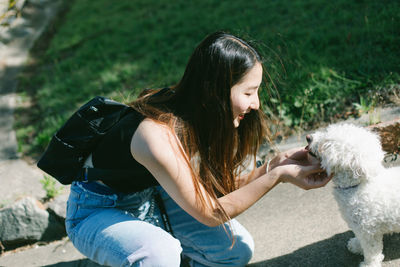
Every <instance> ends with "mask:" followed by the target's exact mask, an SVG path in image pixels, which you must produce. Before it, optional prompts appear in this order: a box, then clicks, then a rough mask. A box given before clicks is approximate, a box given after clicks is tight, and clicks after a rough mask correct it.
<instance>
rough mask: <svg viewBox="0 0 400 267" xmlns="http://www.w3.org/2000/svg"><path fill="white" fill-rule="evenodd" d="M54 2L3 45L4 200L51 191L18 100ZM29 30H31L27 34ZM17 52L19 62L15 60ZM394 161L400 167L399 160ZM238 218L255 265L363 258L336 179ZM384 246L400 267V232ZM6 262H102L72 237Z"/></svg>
mask: <svg viewBox="0 0 400 267" xmlns="http://www.w3.org/2000/svg"><path fill="white" fill-rule="evenodd" d="M53 3H54V6H52V5H50V7H52V8H53V9H51V10H50V9H40V8H36V9H35V7H34V6H32V5H31V6H30V8H33V9H31V10H30V11H31V12H32V13H30V18H34V17H35V14H36V16H39V17H40V16H43V18H42V20H40V19H39V21H42V22H44V24H42V23H38V24H34V23H31V24H29V23H30V22H29V20H26V21H21V22H20V23H21V24H20V28H19V31H17V32H16V33H17V34H16V35H15V36H14V38H10V41H9V43H11V42H14V43H13V45H9V46H3V47H1V51H0V55H1V56H0V179H1V186H0V194H1V195H2V196H3V199H11V200H12V199H15V198H18V197H20V196H22V195H26V194H29V195H33V196H36V197H37V198H41V197H43V196H44V191H43V190H42V189H41V186H40V182H39V179H41V177H42V173H41V171H40V170H38V169H37V168H36V167H35V166H32V165H29V164H28V163H26V162H24V161H23V160H21V159H19V158H18V153H17V145H16V141H15V133H14V132H13V130H12V124H13V109H14V108H15V103H16V96H15V93H14V92H15V87H16V86H17V83H16V79H15V77H16V76H17V75H18V72H19V71H20V69H21V68H22V66H23V63H24V62H25V60H26V58H27V56H28V50H29V49H30V47H32V45H33V42H34V40H36V38H37V37H38V36H39V35H40V33H41V32H42V31H43V29H44V27H45V26H46V23H48V21H49V20H50V18H51V17H52V16H54V14H56V11H57V5H56V4H57V3H59V1H53ZM35 12H36V13H35ZM40 12H41V13H40ZM21 25H22V26H24V25H25V26H26V27H25V28H24V27H22V26H21ZM24 29H25V31H24ZM23 32H25V33H28V35H24V34H21V33H23ZM29 34H31V35H29ZM23 38H25V39H23ZM7 47H8V48H7ZM4 49H10V50H4ZM12 57H14V59H11V58H12ZM6 58H8V59H7V60H6ZM377 112H379V116H380V117H381V120H382V121H388V120H392V119H396V118H399V117H400V107H390V108H386V109H381V110H378V111H377ZM368 119H369V118H368V117H366V116H364V117H362V118H361V119H359V120H357V121H353V122H354V123H358V124H363V123H365V122H367V121H368ZM305 134H306V133H302V134H299V135H296V136H292V137H290V138H288V139H286V140H284V141H283V142H282V143H280V144H279V145H278V148H279V149H280V150H281V151H284V150H286V149H289V148H291V147H296V146H303V145H305V141H304V140H305V138H304V136H305ZM393 164H395V165H399V166H400V158H399V159H398V160H397V162H395V163H393ZM27 181H28V182H27ZM67 190H68V187H67ZM0 204H2V203H0ZM237 219H238V220H239V221H240V222H241V223H242V224H243V225H244V226H245V227H246V228H247V229H248V230H249V232H250V233H251V234H252V235H253V237H254V240H255V254H254V256H253V258H252V260H251V262H250V264H249V266H254V267H261V266H277V267H278V266H279V267H281V266H285V267H286V266H300V267H302V266H307V267H308V266H358V263H359V262H360V261H361V260H362V257H361V256H357V255H353V254H351V253H350V252H348V251H347V249H346V243H347V240H348V239H349V238H350V237H352V236H353V233H352V232H351V231H350V229H349V228H348V227H347V225H346V224H345V222H344V221H343V220H342V218H341V216H340V214H339V211H338V207H337V204H336V202H335V200H334V198H333V194H332V184H328V185H327V186H326V187H324V188H322V189H317V190H311V191H304V190H301V189H299V188H297V187H295V186H292V185H290V184H281V185H278V186H277V187H276V188H274V189H273V190H272V191H271V192H269V193H268V194H266V195H265V196H264V197H263V198H262V199H261V200H260V201H258V202H257V203H256V204H255V205H254V206H253V207H251V208H250V209H249V210H247V211H246V212H244V213H243V214H241V215H240V216H238V218H237ZM384 245H385V249H384V254H385V256H386V257H385V261H384V264H383V266H384V267H387V266H390V267H392V266H393V267H394V266H400V234H396V235H392V236H388V237H385V242H384ZM0 266H7V267H16V266H26V267H30V266H65V267H67V266H68V267H78V266H79V267H94V266H99V265H97V264H96V263H93V262H91V261H90V260H88V259H86V258H85V257H84V256H83V255H82V254H80V253H79V252H78V251H77V250H76V249H75V248H74V247H73V245H72V244H71V242H70V241H69V240H68V238H65V239H63V240H59V241H55V242H52V243H50V244H35V245H32V246H29V247H25V248H21V249H19V250H16V251H9V252H6V253H3V254H2V255H1V256H0Z"/></svg>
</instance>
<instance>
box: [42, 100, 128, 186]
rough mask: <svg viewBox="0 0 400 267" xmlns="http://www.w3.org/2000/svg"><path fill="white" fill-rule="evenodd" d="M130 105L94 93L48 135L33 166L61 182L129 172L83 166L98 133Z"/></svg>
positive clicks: (105, 128)
mask: <svg viewBox="0 0 400 267" xmlns="http://www.w3.org/2000/svg"><path fill="white" fill-rule="evenodd" d="M132 111H133V108H131V107H129V106H127V105H124V104H122V103H119V102H116V101H113V100H110V99H107V98H105V97H101V96H97V97H95V98H93V99H92V100H90V101H89V102H88V103H86V104H85V105H83V106H82V107H80V108H79V109H78V111H76V112H75V113H74V114H73V115H72V116H71V117H70V118H69V119H68V120H67V122H66V123H65V124H64V125H63V126H62V127H61V128H60V129H59V130H58V131H57V132H56V134H55V135H54V136H53V137H52V139H51V141H50V143H49V145H48V147H47V149H46V151H45V152H44V153H43V155H42V156H41V158H40V160H39V161H38V163H37V166H38V167H39V168H40V169H42V170H43V171H45V172H46V173H48V174H50V175H51V176H53V177H54V178H56V179H57V180H58V181H59V182H60V183H62V184H70V183H72V181H92V180H97V179H99V177H101V179H102V180H107V179H112V178H113V177H115V176H116V175H118V176H119V177H129V176H132V171H127V170H115V169H114V170H109V169H99V168H83V165H84V163H85V160H86V158H87V157H88V156H89V155H90V153H91V152H92V151H93V150H94V149H95V148H96V146H97V144H99V142H100V140H101V139H102V137H103V136H104V135H105V134H106V133H107V132H108V131H109V130H110V129H111V128H112V127H113V126H114V125H115V124H116V123H117V122H119V121H120V120H121V119H122V118H123V117H124V116H125V115H127V114H129V113H130V112H132Z"/></svg>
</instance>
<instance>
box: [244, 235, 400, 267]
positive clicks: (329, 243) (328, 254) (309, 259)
mask: <svg viewBox="0 0 400 267" xmlns="http://www.w3.org/2000/svg"><path fill="white" fill-rule="evenodd" d="M352 237H354V234H353V233H352V232H351V231H348V232H345V233H341V234H337V235H334V236H332V237H331V238H329V239H325V240H322V241H319V242H316V243H314V244H311V245H308V246H305V247H303V248H300V249H298V250H296V251H294V252H293V253H290V254H286V255H283V256H280V257H277V258H274V259H270V260H266V261H262V262H256V263H252V264H249V265H247V266H248V267H264V266H267V267H278V266H279V267H283V266H285V267H295V266H296V267H302V266H307V267H314V266H315V267H321V266H324V267H337V266H346V267H353V266H354V267H356V266H358V265H359V264H360V262H361V261H362V260H363V257H362V256H361V255H354V254H352V253H350V252H349V251H348V250H347V248H346V245H347V241H348V240H349V239H350V238H352ZM383 253H384V255H385V260H384V261H390V260H395V259H399V258H400V234H394V235H388V236H385V237H384V250H383Z"/></svg>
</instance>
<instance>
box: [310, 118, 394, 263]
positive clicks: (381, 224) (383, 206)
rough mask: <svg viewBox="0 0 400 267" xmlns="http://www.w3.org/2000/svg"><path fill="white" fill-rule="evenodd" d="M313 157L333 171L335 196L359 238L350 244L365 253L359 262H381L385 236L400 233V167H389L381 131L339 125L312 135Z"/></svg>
mask: <svg viewBox="0 0 400 267" xmlns="http://www.w3.org/2000/svg"><path fill="white" fill-rule="evenodd" d="M307 142H308V150H309V152H310V155H311V156H314V157H316V158H318V159H319V160H320V161H321V166H322V168H324V169H325V170H326V172H327V173H328V174H329V175H330V174H331V173H333V174H334V177H333V179H332V182H333V183H334V184H335V190H334V195H335V198H336V201H337V203H338V205H339V209H340V212H341V214H342V217H343V219H344V220H345V221H346V222H347V224H348V225H349V227H350V228H351V229H352V230H353V232H354V234H355V236H356V237H355V238H352V239H350V240H349V242H348V244H347V247H348V249H349V250H350V251H351V252H353V253H358V254H363V255H364V262H362V263H361V264H360V266H371V267H372V266H374V267H375V266H381V263H382V260H383V258H384V256H383V254H382V249H383V235H384V234H390V233H399V232H400V167H396V168H388V169H386V168H384V167H383V165H382V160H383V157H384V152H383V151H382V148H381V143H380V139H379V137H378V135H377V134H375V133H373V132H371V131H369V130H367V129H365V128H362V127H358V126H355V125H351V124H335V125H331V126H329V127H328V128H327V129H325V130H322V131H317V132H316V133H314V134H312V135H308V136H307Z"/></svg>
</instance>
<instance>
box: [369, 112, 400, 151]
mask: <svg viewBox="0 0 400 267" xmlns="http://www.w3.org/2000/svg"><path fill="white" fill-rule="evenodd" d="M369 128H370V129H372V130H373V131H375V132H377V133H378V134H379V135H380V137H381V143H382V149H383V150H384V151H385V152H388V153H395V154H399V153H400V119H396V120H392V121H387V122H382V123H379V124H374V125H371V126H369Z"/></svg>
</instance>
